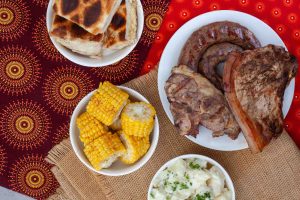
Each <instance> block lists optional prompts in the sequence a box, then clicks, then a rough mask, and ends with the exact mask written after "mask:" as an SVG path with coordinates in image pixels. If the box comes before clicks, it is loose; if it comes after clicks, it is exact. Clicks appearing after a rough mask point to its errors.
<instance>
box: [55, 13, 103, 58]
mask: <svg viewBox="0 0 300 200" xmlns="http://www.w3.org/2000/svg"><path fill="white" fill-rule="evenodd" d="M50 35H51V36H52V37H53V38H54V39H55V40H56V41H57V42H59V43H60V44H62V45H63V46H65V47H67V48H69V49H71V50H72V51H74V52H77V53H79V54H82V55H87V56H91V57H95V56H100V54H101V50H102V45H101V42H102V40H103V34H98V35H93V34H91V33H89V32H87V31H86V30H84V29H83V28H82V27H80V26H78V25H77V24H75V23H73V22H71V21H69V20H67V19H65V18H63V17H60V16H58V15H56V16H55V17H54V21H53V25H52V30H51V32H50Z"/></svg>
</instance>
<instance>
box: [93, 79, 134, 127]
mask: <svg viewBox="0 0 300 200" xmlns="http://www.w3.org/2000/svg"><path fill="white" fill-rule="evenodd" d="M128 97H129V95H128V94H127V93H126V92H123V91H122V90H121V89H120V88H118V87H116V86H114V85H113V84H111V83H110V82H107V81H105V82H104V83H100V86H99V89H98V90H97V91H96V92H95V94H94V95H93V96H92V98H91V100H90V102H89V103H88V106H87V112H88V113H90V114H91V115H93V116H94V117H95V118H97V119H98V120H99V121H101V122H102V123H103V124H105V125H107V126H110V125H111V124H112V123H113V122H114V121H115V120H116V119H117V118H118V117H119V115H120V113H121V111H122V109H123V108H124V106H125V105H126V103H127V99H128Z"/></svg>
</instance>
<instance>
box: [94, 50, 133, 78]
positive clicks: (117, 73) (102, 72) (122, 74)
mask: <svg viewBox="0 0 300 200" xmlns="http://www.w3.org/2000/svg"><path fill="white" fill-rule="evenodd" d="M138 57H139V54H138V52H137V51H136V50H134V51H132V52H131V53H130V54H129V55H128V56H126V57H125V58H124V59H122V60H121V61H119V62H117V63H115V64H112V65H110V66H107V67H95V68H92V71H93V72H94V73H95V74H96V75H97V77H99V79H100V81H105V80H106V81H110V82H112V83H123V82H126V81H128V80H130V79H132V78H134V76H136V74H138V70H139V66H138Z"/></svg>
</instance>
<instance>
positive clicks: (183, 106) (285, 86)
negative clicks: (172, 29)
mask: <svg viewBox="0 0 300 200" xmlns="http://www.w3.org/2000/svg"><path fill="white" fill-rule="evenodd" d="M197 45H198V46H197ZM231 51H235V52H237V53H236V54H238V55H244V57H246V56H245V55H248V54H251V55H252V57H249V58H248V60H249V59H254V58H255V55H257V56H258V55H259V56H262V57H263V56H264V54H263V55H261V54H262V52H263V53H265V54H268V55H269V54H270V55H271V54H272V56H273V57H272V56H270V57H269V58H268V59H264V60H265V62H272V59H273V60H274V58H276V59H277V58H279V61H278V62H279V64H278V63H275V64H274V62H273V65H270V66H275V65H276V66H277V65H278V66H279V68H280V66H289V68H288V69H286V70H284V69H285V68H284V69H283V68H282V70H281V71H280V70H279V71H276V73H278V74H280V72H281V74H282V76H281V78H282V79H280V80H282V81H281V83H282V84H281V85H279V84H275V86H274V87H275V88H276V87H277V88H278V89H274V90H272V88H274V87H270V88H271V90H272V92H273V94H274V95H273V96H272V95H269V93H270V91H271V90H268V94H267V95H263V94H258V95H257V96H259V97H260V96H272V97H274V98H269V99H267V100H266V101H267V103H268V104H271V103H270V99H276V98H277V99H278V100H277V102H278V103H274V104H273V105H274V106H273V107H272V106H270V107H269V108H270V109H272V110H277V111H276V114H273V115H272V116H270V117H269V115H266V116H263V117H264V118H263V120H256V121H255V120H252V121H251V120H250V121H251V122H253V123H247V122H249V119H248V121H247V120H245V119H244V118H243V117H239V115H237V113H238V111H239V109H237V107H238V106H236V104H235V103H232V102H237V98H233V97H234V96H235V97H236V96H239V95H240V94H241V93H237V94H234V95H233V94H232V91H233V90H232V89H231V90H230V88H232V87H229V85H228V83H230V80H231V79H232V78H233V77H234V78H236V77H237V78H236V79H238V78H239V79H241V80H240V83H243V82H247V81H246V79H247V77H248V76H244V77H243V76H241V77H243V78H241V77H239V76H234V75H231V76H229V75H228V74H231V73H229V71H230V70H231V69H239V68H234V67H231V66H226V65H229V62H227V61H226V62H225V60H226V59H228V58H227V54H229V53H230V52H231ZM245 51H246V53H243V52H245ZM241 52H242V53H241ZM251 52H255V53H254V54H253V53H251ZM216 55H217V56H216ZM237 57H238V56H237ZM244 57H243V58H244ZM230 58H231V60H233V59H234V58H236V57H234V55H231V54H230ZM280 58H281V60H280ZM236 60H238V59H237V58H236ZM244 60H245V59H244ZM244 60H243V59H240V60H238V61H240V62H237V61H236V62H235V63H243V61H244ZM254 60H255V59H254ZM246 61H247V59H246ZM246 61H245V62H246ZM257 61H258V63H259V64H262V65H263V63H264V62H260V61H261V59H258V60H257ZM281 61H282V62H281ZM249 62H250V61H248V63H249ZM218 63H220V64H219V65H218V69H223V68H224V65H225V70H226V74H224V76H225V77H226V78H223V77H222V75H220V74H221V73H219V72H217V70H214V69H213V68H214V67H212V66H214V65H217V64H218ZM224 63H225V64H224ZM230 64H231V65H232V66H235V65H237V64H233V63H230ZM183 65H184V66H183ZM175 66H177V67H175ZM187 66H188V67H187ZM263 69H265V68H263ZM280 69H281V68H280ZM241 71H243V70H241ZM250 71H251V70H250ZM270 71H274V70H273V68H270V69H269V71H268V72H266V70H263V71H259V70H257V72H256V73H257V74H259V73H263V72H265V74H270V73H269V72H270ZM296 71H297V61H296V60H295V58H294V57H293V56H292V55H290V54H289V53H288V52H287V49H286V47H285V45H284V43H283V42H282V40H281V39H280V37H279V36H278V35H277V34H276V32H275V31H274V30H273V29H272V28H270V27H269V26H268V25H267V24H265V23H264V22H262V21H261V20H259V19H257V18H255V17H253V16H251V15H248V14H245V13H241V12H237V11H226V10H223V11H214V12H209V13H206V14H203V15H200V16H198V17H195V18H194V19H192V20H190V21H189V22H187V23H186V24H184V25H183V26H182V27H181V28H179V29H178V30H177V32H176V33H175V34H174V35H173V37H172V38H171V39H170V41H169V43H168V44H167V46H166V48H165V50H164V52H163V54H162V57H161V61H160V63H159V70H158V89H159V95H160V98H161V102H162V104H163V107H164V110H165V111H166V113H167V115H168V117H169V119H170V120H171V122H172V123H173V124H175V126H176V127H177V128H178V129H179V133H180V134H182V135H186V137H187V138H189V139H190V140H192V141H193V142H195V143H197V144H199V145H201V146H205V147H207V148H211V149H216V150H223V151H233V150H240V149H245V148H248V144H250V145H249V146H250V149H251V150H252V151H253V152H260V151H262V149H263V148H264V146H266V145H267V144H268V143H269V142H270V140H271V139H272V137H277V136H278V135H280V133H281V132H282V130H283V127H282V124H283V123H282V119H283V117H285V116H286V115H287V112H288V110H289V107H290V105H291V102H292V98H293V94H294V87H295V80H294V78H293V77H294V76H295V73H296ZM195 72H197V73H195ZM224 73H225V72H224ZM240 74H242V73H240ZM240 74H239V75H240ZM254 74H255V73H254ZM257 74H256V75H257ZM250 75H251V74H249V76H250ZM274 76H276V75H273V76H268V75H266V76H263V77H262V80H265V77H267V78H268V80H269V82H268V81H267V82H268V83H267V82H266V81H261V82H258V83H261V85H262V86H263V87H265V86H266V84H270V83H271V82H272V81H271V80H273V82H274V83H276V81H274V80H275V77H274ZM245 77H246V78H245ZM278 77H279V75H278ZM278 77H277V78H278ZM284 77H289V78H284ZM230 78H231V79H230ZM279 78H280V77H279ZM224 79H227V80H226V81H225V80H224ZM243 80H244V81H243ZM249 80H250V79H249ZM251 81H253V80H251ZM231 82H232V81H231ZM224 83H225V85H224ZM264 84H265V85H264ZM276 85H277V86H276ZM235 86H236V88H242V89H245V88H246V86H247V85H246V86H245V84H235ZM254 86H255V84H254V85H253V84H252V86H251V87H254ZM249 87H250V86H249ZM178 88H180V91H179V90H178ZM195 88H197V90H195ZM266 88H268V87H266ZM266 90H267V89H266ZM178 91H179V92H178ZM258 91H261V90H259V89H258ZM277 94H279V95H277ZM247 95H248V93H247ZM247 95H244V96H247ZM254 96H255V95H254ZM282 96H283V97H282ZM250 99H251V98H250ZM239 100H240V104H243V105H244V104H245V102H246V101H244V100H241V99H239ZM259 101H261V99H259V98H254V97H253V98H252V102H251V101H250V102H251V103H254V104H255V103H257V102H259ZM199 102H201V105H197V103H199ZM251 103H250V104H249V105H251ZM259 103H260V102H259ZM267 103H266V104H267ZM247 108H248V107H247ZM251 109H252V110H253V109H254V110H255V109H257V108H256V107H255V108H252V107H251V106H250V108H249V109H248V111H249V110H251ZM261 110H262V109H259V112H257V113H261V114H260V115H259V116H262V112H261ZM254 113H255V112H254ZM257 115H258V114H257ZM258 118H259V117H258ZM267 118H268V119H267ZM266 119H267V120H266ZM264 120H265V121H264ZM261 121H264V122H265V123H262V122H261ZM241 123H247V125H248V126H243V124H241ZM241 125H242V126H241ZM264 125H265V126H264ZM205 127H206V128H205ZM249 127H250V128H249ZM265 127H269V129H270V130H274V131H273V132H274V135H273V136H272V134H271V133H269V134H268V133H266V132H268V131H265V129H264V128H265ZM240 128H241V129H242V130H243V133H246V134H242V133H240V132H241V129H240ZM247 128H248V129H247ZM269 129H268V130H269ZM248 130H256V132H259V133H261V135H263V137H261V138H260V142H256V144H254V143H253V142H252V143H251V140H255V139H257V138H259V137H258V136H257V135H255V131H248ZM262 130H263V131H262ZM279 132H280V133H279ZM262 133H264V134H262ZM265 133H266V134H265ZM244 135H245V136H246V139H247V140H246V139H245V136H244ZM270 135H271V136H272V137H270ZM247 141H248V143H247Z"/></svg>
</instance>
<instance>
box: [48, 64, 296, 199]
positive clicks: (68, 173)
mask: <svg viewBox="0 0 300 200" xmlns="http://www.w3.org/2000/svg"><path fill="white" fill-rule="evenodd" d="M126 86H128V87H130V88H133V89H135V90H137V91H138V92H140V93H141V94H143V95H144V96H145V97H146V98H147V99H148V100H149V101H150V102H151V104H152V105H153V106H154V107H155V108H156V110H157V115H158V119H159V124H160V136H159V142H158V146H157V148H156V150H155V153H154V154H153V156H152V157H151V159H150V160H149V161H148V162H147V163H146V164H145V166H143V167H142V168H141V169H140V170H138V171H136V172H134V173H132V174H129V175H126V176H121V177H108V176H102V175H97V174H94V173H93V172H91V171H89V170H88V169H87V168H86V167H84V166H83V164H81V162H80V161H79V159H78V158H77V157H76V155H75V154H74V153H73V151H72V148H71V145H70V141H69V140H65V141H63V142H62V143H60V144H59V145H57V146H55V147H54V148H53V149H52V150H51V151H50V152H49V155H48V157H47V160H48V161H49V162H51V163H52V164H54V165H55V167H54V168H53V169H52V171H53V173H54V174H55V176H56V178H57V180H58V181H59V183H60V185H61V187H60V188H59V190H58V192H57V194H55V195H54V196H52V197H51V199H53V200H54V199H100V200H128V199H132V200H143V199H147V191H148V186H149V184H150V181H151V179H152V177H153V175H154V174H155V172H156V171H157V170H158V169H159V168H160V167H161V166H162V165H163V164H164V163H165V162H167V161H168V160H170V159H172V158H174V157H176V156H179V155H183V154H189V153H193V154H201V155H205V156H209V157H211V158H213V159H215V160H216V161H217V162H219V163H220V164H221V165H222V166H224V168H225V169H226V170H227V172H228V173H229V175H230V176H231V177H232V179H233V183H234V186H235V190H236V196H237V199H238V200H239V199H241V200H247V199H249V200H253V199H255V200H260V199H262V200H266V199H267V200H277V199H283V200H299V199H300V151H299V149H298V148H297V147H296V145H295V144H294V142H293V141H292V140H291V139H290V137H289V136H288V134H287V133H285V132H284V133H283V134H282V135H281V136H280V137H279V138H278V139H276V140H274V141H272V143H271V144H270V145H269V146H268V147H267V148H265V149H264V151H263V152H262V153H259V154H252V153H251V152H250V150H248V149H246V150H241V151H235V152H221V151H214V150H211V149H207V148H204V147H201V146H199V145H196V144H194V143H192V142H191V141H189V140H188V139H187V138H185V137H184V136H180V135H179V134H178V133H177V131H176V129H175V128H174V126H173V125H172V124H171V122H170V121H169V119H168V118H167V116H166V114H165V112H164V110H163V107H162V105H161V102H160V99H159V95H158V90H157V71H155V70H154V71H152V72H150V73H149V74H147V75H144V76H142V77H140V78H138V79H135V80H133V81H131V82H129V83H127V84H126Z"/></svg>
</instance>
